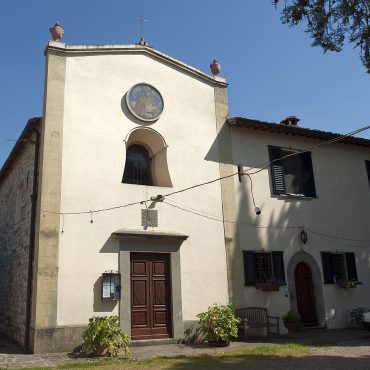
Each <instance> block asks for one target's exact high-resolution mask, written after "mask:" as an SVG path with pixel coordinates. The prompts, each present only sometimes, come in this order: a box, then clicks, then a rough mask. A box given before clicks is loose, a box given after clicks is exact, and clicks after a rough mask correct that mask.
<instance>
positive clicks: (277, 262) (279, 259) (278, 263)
mask: <svg viewBox="0 0 370 370" xmlns="http://www.w3.org/2000/svg"><path fill="white" fill-rule="evenodd" d="M272 267H273V269H274V277H275V279H277V280H280V281H282V282H284V283H285V271H284V255H283V252H272Z"/></svg>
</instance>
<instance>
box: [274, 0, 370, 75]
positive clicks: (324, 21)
mask: <svg viewBox="0 0 370 370" xmlns="http://www.w3.org/2000/svg"><path fill="white" fill-rule="evenodd" d="M272 2H273V3H274V4H275V6H276V5H277V4H278V3H282V4H283V9H282V10H281V20H282V22H283V23H285V24H288V25H289V26H291V27H292V26H296V25H298V24H299V23H301V22H306V24H307V29H306V31H307V32H308V33H309V34H310V36H311V37H312V38H313V43H312V46H321V47H322V48H323V50H324V52H326V51H336V52H339V51H341V50H342V48H343V45H344V42H345V41H346V40H347V41H349V42H350V43H352V44H354V45H355V47H359V49H360V58H361V61H362V63H363V65H364V66H365V68H366V69H367V72H368V73H370V0H272Z"/></svg>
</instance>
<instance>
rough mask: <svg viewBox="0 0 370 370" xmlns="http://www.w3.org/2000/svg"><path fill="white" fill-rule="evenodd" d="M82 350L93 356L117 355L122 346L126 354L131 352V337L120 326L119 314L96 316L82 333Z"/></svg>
mask: <svg viewBox="0 0 370 370" xmlns="http://www.w3.org/2000/svg"><path fill="white" fill-rule="evenodd" d="M82 339H83V341H84V342H83V344H82V351H83V352H85V353H87V354H89V355H92V356H106V355H108V354H110V355H112V356H114V357H116V356H117V355H118V352H119V350H120V349H121V348H122V349H123V350H124V351H125V354H126V355H129V354H130V353H131V351H130V348H129V342H130V340H129V338H128V336H127V334H126V333H125V332H123V331H122V330H121V328H120V324H119V319H118V316H108V317H107V316H104V317H98V316H94V317H92V318H90V319H89V325H88V326H87V329H86V330H85V332H84V333H83V335H82Z"/></svg>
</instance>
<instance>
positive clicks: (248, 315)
mask: <svg viewBox="0 0 370 370" xmlns="http://www.w3.org/2000/svg"><path fill="white" fill-rule="evenodd" d="M235 315H236V316H237V317H239V318H240V319H241V323H240V331H242V333H243V334H244V338H245V339H247V337H248V329H249V328H267V333H268V335H270V334H277V335H280V326H279V320H280V318H279V317H277V316H269V315H268V313H267V308H263V307H245V308H239V309H237V310H235ZM270 319H272V320H274V322H271V321H270ZM270 328H276V331H275V332H271V331H270Z"/></svg>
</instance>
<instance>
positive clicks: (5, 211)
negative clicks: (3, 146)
mask: <svg viewBox="0 0 370 370" xmlns="http://www.w3.org/2000/svg"><path fill="white" fill-rule="evenodd" d="M25 139H29V140H35V133H32V132H30V133H29V134H28V136H27V137H25ZM18 145H19V146H18V148H19V150H17V151H16V152H13V153H12V154H11V156H12V158H13V162H12V163H11V164H10V166H8V168H7V170H6V171H4V172H3V174H2V176H1V178H0V332H1V333H3V334H5V335H7V336H9V337H11V338H13V339H15V340H16V341H17V342H19V343H20V344H21V345H24V344H25V325H26V306H27V280H28V260H29V248H30V225H31V212H32V202H31V195H32V193H33V176H34V157H35V143H34V142H24V143H18Z"/></svg>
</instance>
